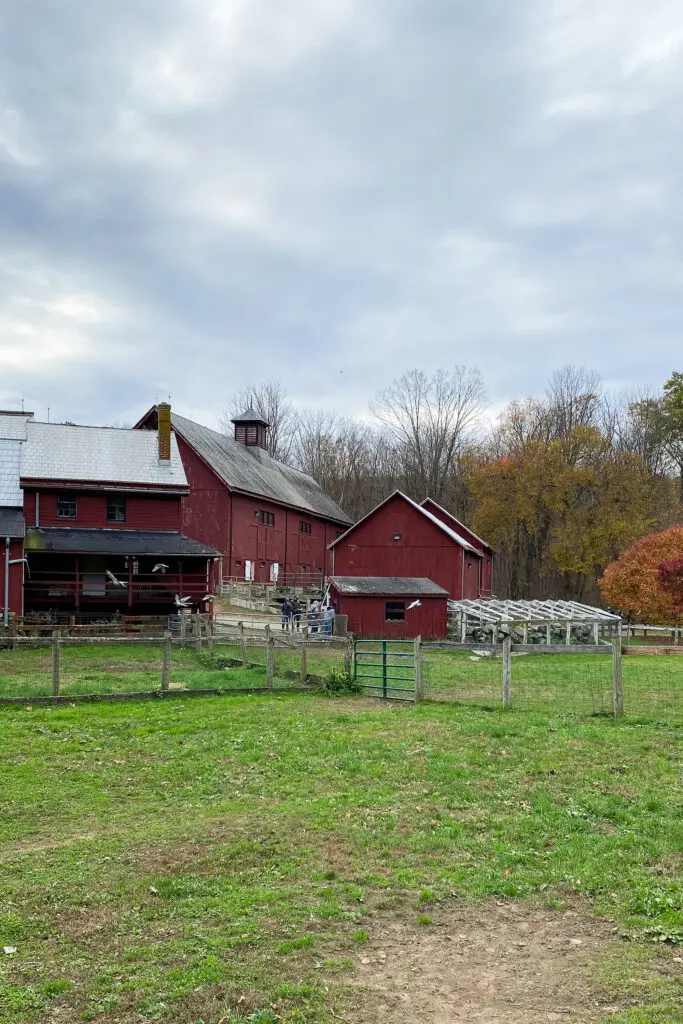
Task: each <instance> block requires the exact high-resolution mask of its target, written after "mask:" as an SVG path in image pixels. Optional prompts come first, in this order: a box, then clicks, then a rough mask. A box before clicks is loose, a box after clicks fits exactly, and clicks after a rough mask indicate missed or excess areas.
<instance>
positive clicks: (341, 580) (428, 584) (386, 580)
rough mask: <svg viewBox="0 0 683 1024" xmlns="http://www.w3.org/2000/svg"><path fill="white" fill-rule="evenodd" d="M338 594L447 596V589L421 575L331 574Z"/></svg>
mask: <svg viewBox="0 0 683 1024" xmlns="http://www.w3.org/2000/svg"><path fill="white" fill-rule="evenodd" d="M330 582H331V583H332V585H333V586H334V587H335V589H336V590H338V591H339V593H340V594H347V595H349V596H353V595H354V594H356V595H359V596H360V595H363V596H369V597H448V591H447V590H444V589H443V587H439V586H437V584H436V583H432V581H431V580H428V579H426V578H425V577H422V576H333V577H332V578H331V580H330Z"/></svg>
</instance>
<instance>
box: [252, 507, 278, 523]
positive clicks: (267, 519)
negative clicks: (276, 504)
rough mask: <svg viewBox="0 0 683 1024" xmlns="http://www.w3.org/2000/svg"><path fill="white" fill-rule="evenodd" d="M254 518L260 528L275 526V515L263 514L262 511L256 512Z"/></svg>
mask: <svg viewBox="0 0 683 1024" xmlns="http://www.w3.org/2000/svg"><path fill="white" fill-rule="evenodd" d="M256 518H257V519H258V521H259V523H260V524H261V526H275V513H274V512H264V511H263V510H262V509H260V510H259V511H257V512H256Z"/></svg>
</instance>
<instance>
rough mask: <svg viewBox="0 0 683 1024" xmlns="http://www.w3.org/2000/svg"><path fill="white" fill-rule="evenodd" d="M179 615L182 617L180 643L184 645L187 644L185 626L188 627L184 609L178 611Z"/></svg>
mask: <svg viewBox="0 0 683 1024" xmlns="http://www.w3.org/2000/svg"><path fill="white" fill-rule="evenodd" d="M178 617H179V619H180V643H181V646H182V647H184V646H185V628H186V625H187V622H186V619H185V612H184V611H183V609H182V608H181V609H180V611H179V613H178Z"/></svg>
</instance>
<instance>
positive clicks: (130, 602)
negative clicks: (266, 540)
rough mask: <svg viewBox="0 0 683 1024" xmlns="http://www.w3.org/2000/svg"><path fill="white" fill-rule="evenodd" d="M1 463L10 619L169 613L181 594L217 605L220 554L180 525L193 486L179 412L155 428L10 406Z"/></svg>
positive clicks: (0, 443) (0, 515) (2, 420)
mask: <svg viewBox="0 0 683 1024" xmlns="http://www.w3.org/2000/svg"><path fill="white" fill-rule="evenodd" d="M167 408H168V407H167ZM9 434H13V436H12V437H8V436H3V435H9ZM0 467H2V469H3V471H4V472H0V481H1V484H2V491H1V492H0V495H1V496H0V505H2V506H3V507H2V508H0V532H2V530H3V529H4V531H5V533H4V537H3V540H4V549H5V550H4V552H3V553H4V570H5V571H4V574H3V579H4V578H7V577H8V578H9V587H7V586H6V585H5V584H4V582H3V588H2V591H0V594H1V595H2V602H3V605H2V607H3V620H5V621H6V620H7V618H8V615H9V612H10V611H12V612H16V613H17V614H22V612H29V611H62V612H67V613H71V612H77V611H92V612H96V613H98V614H109V613H112V612H123V613H136V614H143V613H144V614H151V613H164V614H165V613H168V612H172V611H173V610H174V609H175V607H176V595H178V596H179V597H180V598H185V599H187V602H188V604H191V605H192V606H193V607H195V608H199V609H201V610H206V609H207V602H206V600H205V598H206V597H207V595H209V594H211V593H212V591H213V587H214V585H215V579H214V571H215V563H216V561H217V556H218V552H216V551H215V550H214V549H212V548H210V547H208V546H206V545H203V544H201V543H199V542H197V541H196V540H193V539H191V538H189V537H186V536H184V535H183V534H182V532H181V501H182V498H183V497H184V496H185V495H186V494H187V493H188V491H189V488H188V483H187V478H186V476H185V471H184V469H183V465H182V462H181V459H180V453H179V452H178V448H177V445H176V443H175V438H174V437H173V436H172V434H171V429H170V409H168V414H167V415H166V417H165V419H163V421H162V423H161V425H160V430H159V431H158V432H154V433H147V434H142V433H139V432H136V431H132V430H120V429H114V428H107V427H81V426H74V425H73V424H61V423H39V422H36V421H34V420H33V418H32V415H30V414H28V415H25V416H23V417H10V416H8V415H5V414H0ZM3 476H4V481H2V477H3ZM10 501H11V502H12V504H11V505H10Z"/></svg>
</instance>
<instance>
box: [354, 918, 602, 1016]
mask: <svg viewBox="0 0 683 1024" xmlns="http://www.w3.org/2000/svg"><path fill="white" fill-rule="evenodd" d="M618 941H619V940H618V939H617V938H616V935H615V929H614V928H613V926H612V924H611V923H610V922H605V921H599V920H596V919H595V918H591V917H590V916H588V915H587V914H583V913H579V912H577V911H573V910H569V911H565V912H554V911H549V910H542V909H529V908H528V906H527V907H525V906H523V905H521V904H513V903H504V904H502V905H499V904H487V905H486V906H481V907H480V908H478V911H477V909H476V908H475V910H474V912H473V910H472V908H467V909H465V908H463V910H462V911H461V912H460V911H458V910H455V911H454V912H452V913H450V914H447V915H446V914H444V915H443V916H440V917H439V918H435V923H434V924H433V925H430V926H426V927H424V926H420V925H417V924H411V925H406V923H405V922H401V921H399V920H394V921H392V922H388V923H387V925H386V927H385V928H384V930H383V935H382V938H381V941H379V942H377V941H373V942H372V943H371V944H368V946H366V947H365V948H364V950H363V952H362V953H361V954H360V956H359V957H358V958H357V961H356V962H357V969H356V971H355V977H354V980H353V982H352V984H353V986H354V988H355V990H356V1002H355V1007H354V1010H353V1011H352V1012H349V1011H347V1012H346V1013H345V1015H344V1017H345V1019H346V1020H347V1021H348V1022H349V1024H361V1022H362V1024H375V1022H377V1024H379V1022H380V1021H381V1022H386V1021H391V1022H392V1024H452V1022H454V1021H468V1022H481V1024H531V1022H532V1021H533V1022H534V1024H545V1022H548V1024H549V1022H553V1021H571V1022H581V1024H584V1022H593V1021H597V1020H601V1019H602V1018H603V1017H604V1015H605V1014H608V1013H610V1012H614V1011H616V1010H617V1009H618V1007H617V1006H615V1005H610V1004H609V1003H608V1002H606V1001H605V997H604V993H600V992H598V990H597V988H596V986H595V984H594V983H593V982H592V981H591V972H590V969H591V965H592V963H593V962H594V961H595V959H596V957H597V955H598V954H599V953H601V952H603V951H604V950H605V948H606V946H607V945H608V944H609V943H611V942H618Z"/></svg>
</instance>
